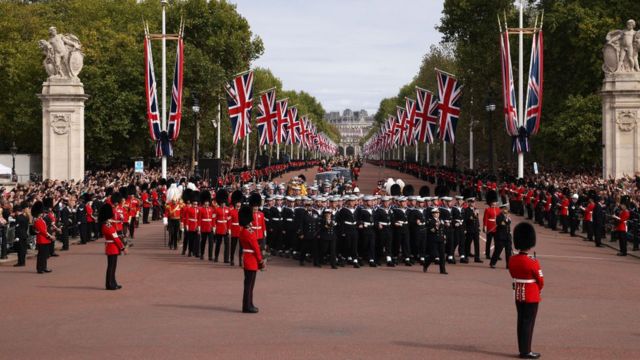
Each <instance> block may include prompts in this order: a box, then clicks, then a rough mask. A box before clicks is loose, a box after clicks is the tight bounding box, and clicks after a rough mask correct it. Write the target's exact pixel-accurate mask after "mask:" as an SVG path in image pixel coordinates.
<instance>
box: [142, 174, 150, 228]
mask: <svg viewBox="0 0 640 360" xmlns="http://www.w3.org/2000/svg"><path fill="white" fill-rule="evenodd" d="M148 190H149V185H148V184H147V183H144V184H142V185H140V191H141V192H142V194H140V201H141V202H142V223H143V224H148V223H149V210H150V209H151V198H150V197H149V191H148Z"/></svg>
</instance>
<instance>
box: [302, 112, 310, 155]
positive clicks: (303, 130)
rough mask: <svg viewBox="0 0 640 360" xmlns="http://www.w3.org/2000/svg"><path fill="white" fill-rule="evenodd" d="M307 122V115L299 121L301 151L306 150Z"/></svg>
mask: <svg viewBox="0 0 640 360" xmlns="http://www.w3.org/2000/svg"><path fill="white" fill-rule="evenodd" d="M308 124H309V120H308V119H307V115H304V116H303V117H302V119H300V145H302V148H303V149H306V148H307V135H308V132H309V125H308Z"/></svg>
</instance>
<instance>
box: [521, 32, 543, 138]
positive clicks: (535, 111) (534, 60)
mask: <svg viewBox="0 0 640 360" xmlns="http://www.w3.org/2000/svg"><path fill="white" fill-rule="evenodd" d="M543 45H544V44H543V41H542V30H540V31H539V32H538V33H537V34H534V35H533V43H532V44H531V63H530V64H529V87H528V88H527V102H526V104H527V108H526V111H525V114H526V115H525V127H526V129H527V133H528V134H529V135H535V134H537V133H538V130H539V129H540V118H541V117H542V82H543V59H544V56H543Z"/></svg>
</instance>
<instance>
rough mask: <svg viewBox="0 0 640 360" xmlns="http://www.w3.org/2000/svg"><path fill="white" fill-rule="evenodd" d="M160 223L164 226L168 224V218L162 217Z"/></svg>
mask: <svg viewBox="0 0 640 360" xmlns="http://www.w3.org/2000/svg"><path fill="white" fill-rule="evenodd" d="M162 224H163V225H164V226H167V225H169V220H168V219H167V218H166V217H163V218H162Z"/></svg>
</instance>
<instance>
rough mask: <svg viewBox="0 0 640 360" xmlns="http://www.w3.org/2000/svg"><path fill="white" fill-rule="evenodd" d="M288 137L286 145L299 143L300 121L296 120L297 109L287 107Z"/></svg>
mask: <svg viewBox="0 0 640 360" xmlns="http://www.w3.org/2000/svg"><path fill="white" fill-rule="evenodd" d="M288 118H289V135H288V139H287V144H299V143H300V120H299V119H298V108H297V107H295V106H289V116H288Z"/></svg>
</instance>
